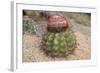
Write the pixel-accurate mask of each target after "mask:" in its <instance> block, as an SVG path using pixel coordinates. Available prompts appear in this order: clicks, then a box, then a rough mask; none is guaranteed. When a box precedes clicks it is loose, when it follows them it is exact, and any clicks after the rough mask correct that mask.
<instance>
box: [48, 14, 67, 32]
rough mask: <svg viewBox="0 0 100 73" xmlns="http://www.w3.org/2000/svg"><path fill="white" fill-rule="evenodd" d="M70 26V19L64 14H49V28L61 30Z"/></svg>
mask: <svg viewBox="0 0 100 73" xmlns="http://www.w3.org/2000/svg"><path fill="white" fill-rule="evenodd" d="M67 28H68V20H67V19H66V17H64V16H57V15H54V16H49V17H48V22H47V30H48V31H53V32H54V31H55V32H61V31H65V30H66V29H67Z"/></svg>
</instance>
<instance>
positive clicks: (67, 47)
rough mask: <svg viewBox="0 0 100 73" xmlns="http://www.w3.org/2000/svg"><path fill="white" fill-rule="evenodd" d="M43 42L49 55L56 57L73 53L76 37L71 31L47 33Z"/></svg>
mask: <svg viewBox="0 0 100 73" xmlns="http://www.w3.org/2000/svg"><path fill="white" fill-rule="evenodd" d="M42 41H43V43H42V44H43V46H44V50H45V51H46V53H47V55H49V56H56V57H60V56H64V55H66V53H67V54H69V53H71V52H73V50H74V49H75V45H76V38H75V35H74V33H73V32H72V31H71V30H69V29H67V30H66V31H65V32H59V33H54V32H47V33H46V34H45V35H44V36H43V40H42Z"/></svg>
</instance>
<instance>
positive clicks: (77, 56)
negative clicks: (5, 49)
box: [22, 19, 91, 62]
mask: <svg viewBox="0 0 100 73" xmlns="http://www.w3.org/2000/svg"><path fill="white" fill-rule="evenodd" d="M70 22H71V24H72V30H73V31H74V34H75V36H76V40H77V47H76V48H75V50H74V52H73V53H72V54H69V55H67V56H65V57H60V58H57V57H53V58H52V57H50V56H47V55H46V54H45V53H44V51H43V50H42V49H41V48H40V46H41V39H42V38H40V37H38V36H36V35H31V34H29V33H25V34H23V37H22V43H23V45H22V50H23V53H22V60H23V62H45V61H62V60H66V61H67V60H86V59H90V58H91V38H90V37H91V26H85V25H84V24H83V25H82V24H79V23H77V22H76V21H75V20H74V19H70ZM41 23H42V22H41ZM43 24H46V22H43Z"/></svg>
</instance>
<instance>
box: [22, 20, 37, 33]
mask: <svg viewBox="0 0 100 73" xmlns="http://www.w3.org/2000/svg"><path fill="white" fill-rule="evenodd" d="M25 32H29V33H35V31H34V26H33V25H32V21H29V20H23V33H25Z"/></svg>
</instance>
